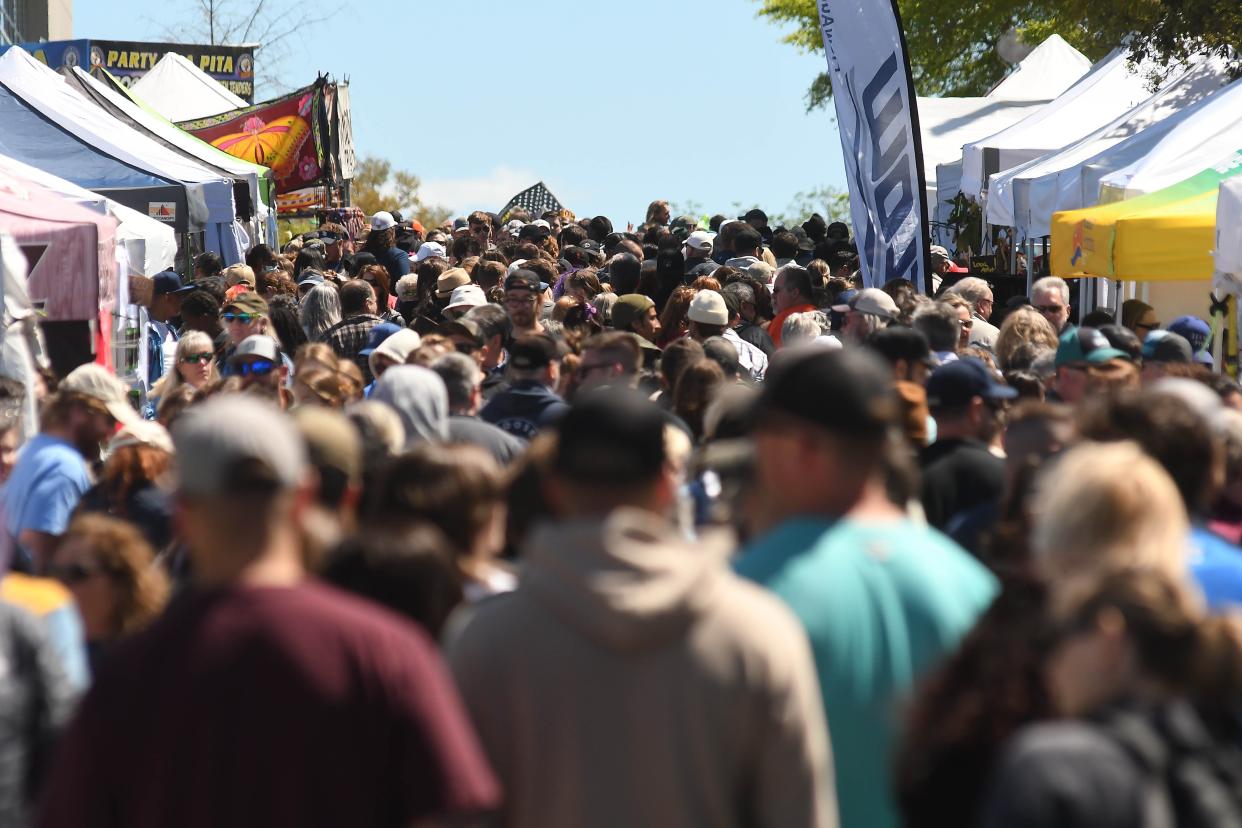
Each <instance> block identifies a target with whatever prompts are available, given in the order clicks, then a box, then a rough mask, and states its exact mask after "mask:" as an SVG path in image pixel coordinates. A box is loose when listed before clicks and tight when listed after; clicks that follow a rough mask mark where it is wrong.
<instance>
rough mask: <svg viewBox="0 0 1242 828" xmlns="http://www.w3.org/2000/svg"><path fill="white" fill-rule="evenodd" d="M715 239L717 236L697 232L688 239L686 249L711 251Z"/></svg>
mask: <svg viewBox="0 0 1242 828" xmlns="http://www.w3.org/2000/svg"><path fill="white" fill-rule="evenodd" d="M715 238H716V236H715V234H713V233H709V232H707V231H706V230H695V231H694V232H693V233H691V234H690V235H689V236H687V237H686V247H693V248H694V249H695V250H711V249H712V245H713V244H714V243H715V242H714V241H713V240H714V239H715Z"/></svg>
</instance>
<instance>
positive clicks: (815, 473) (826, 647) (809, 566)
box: [737, 348, 996, 828]
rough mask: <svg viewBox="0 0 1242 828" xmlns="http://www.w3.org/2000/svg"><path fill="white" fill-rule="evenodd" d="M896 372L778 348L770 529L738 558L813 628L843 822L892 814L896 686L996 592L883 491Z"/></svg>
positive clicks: (767, 505) (760, 465)
mask: <svg viewBox="0 0 1242 828" xmlns="http://www.w3.org/2000/svg"><path fill="white" fill-rule="evenodd" d="M891 376H892V372H891V370H890V369H889V368H888V367H887V366H886V365H885V364H884V363H883V362H882V361H880V359H879V357H877V356H875V355H873V354H870V353H868V352H867V351H866V350H865V349H862V348H855V349H846V350H838V351H824V350H820V349H816V350H814V351H810V352H802V353H798V352H789V353H785V354H778V355H777V357H776V359H775V360H773V363H772V368H771V370H770V371H769V372H768V376H767V380H766V381H765V382H764V385H763V391H762V392H761V394H760V397H759V400H758V404H757V405H756V407H755V425H754V444H755V458H756V490H757V491H759V492H762V493H763V494H764V496H765V501H764V502H763V503H761V504H759V509H760V512H759V513H760V514H763V515H765V516H767V517H768V519H769V521H770V524H771V528H770V529H769V530H768V531H767V532H766V534H763V535H761V536H760V537H759V538H757V539H756V540H755V541H753V542H752V543H751V544H750V546H749V547H748V548H747V549H746V551H745V552H744V553H743V555H742V557H741V558H740V559H739V560H738V562H737V569H738V571H739V572H740V573H741V574H742V575H744V576H746V577H748V578H751V579H753V580H754V581H756V582H758V583H760V584H763V585H764V586H766V587H768V588H769V589H771V590H772V591H773V592H775V593H776V594H777V595H778V596H779V597H780V598H782V599H783V600H784V601H785V602H786V603H787V604H788V605H789V607H790V608H791V609H793V611H794V614H795V615H797V616H798V618H799V619H800V620H801V621H802V624H803V626H804V627H805V628H806V631H807V634H808V635H809V636H810V639H811V645H812V649H813V651H814V653H815V660H816V667H817V669H818V671H819V681H820V686H821V687H822V689H823V701H824V705H825V709H827V710H828V714H829V715H830V716H831V722H830V736H831V738H832V747H833V753H834V754H835V755H836V756H838V757H840V761H839V762H837V763H836V780H837V791H838V792H839V798H840V805H841V824H842V825H847V826H854V825H858V826H867V828H889V826H895V825H897V824H898V818H897V810H896V807H895V805H894V802H893V797H892V794H891V786H890V785H889V784H888V780H889V778H890V773H891V770H890V768H891V757H890V754H889V750H890V746H891V745H893V744H894V743H895V742H896V739H897V736H898V722H899V718H898V717H899V715H900V714H899V712H898V711H899V707H900V705H899V701H900V699H901V698H902V697H903V696H905V695H906V694H907V693H908V692H909V691H910V689H911V688H912V687H913V686H914V683H915V681H917V680H918V678H919V677H920V676H921V675H922V674H923V673H924V672H925V671H926V670H927V668H928V667H930V666H931V665H933V664H935V663H936V661H937V660H938V659H940V658H941V657H943V656H944V655H946V654H947V653H949V652H950V651H952V650H953V648H954V647H956V645H957V642H958V640H959V639H960V638H961V636H962V635H964V634H965V633H966V632H967V631H968V630H969V629H970V628H971V627H972V626H973V625H974V622H975V619H976V618H977V617H978V616H979V614H980V613H981V612H982V611H983V610H984V609H986V608H987V606H988V604H990V603H991V601H992V598H993V596H994V595H995V594H996V579H995V578H993V577H992V576H991V575H990V574H989V573H988V571H987V570H986V569H984V568H983V566H982V565H981V564H980V563H979V562H978V561H976V560H975V559H974V558H973V557H971V556H970V554H969V553H967V552H966V551H965V550H963V549H962V548H961V547H959V546H957V544H955V543H953V542H952V541H951V540H949V539H948V538H946V537H945V536H944V535H941V534H940V533H939V532H937V531H936V530H934V529H931V528H929V527H927V526H926V525H923V524H917V523H914V522H912V521H910V520H909V519H908V518H907V517H906V516H905V513H904V511H903V510H902V508H901V507H899V506H898V505H896V504H894V503H893V502H892V501H891V500H890V499H889V496H888V492H887V489H886V487H885V480H886V474H885V470H886V468H887V464H886V461H885V457H886V451H887V440H888V439H890V438H889V437H888V434H889V431H890V430H891V429H892V428H893V426H894V424H895V423H896V421H897V417H898V416H899V414H898V412H899V407H898V402H897V397H896V395H895V394H894V391H893V387H892V380H891Z"/></svg>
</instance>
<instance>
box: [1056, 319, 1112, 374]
mask: <svg viewBox="0 0 1242 828" xmlns="http://www.w3.org/2000/svg"><path fill="white" fill-rule="evenodd" d="M1129 358H1130V355H1129V354H1127V353H1126V352H1125V351H1123V350H1121V349H1120V348H1114V347H1113V346H1112V344H1111V343H1109V341H1108V338H1107V337H1106V336H1104V334H1102V333H1100V332H1099V331H1097V330H1096V329H1095V328H1070V329H1069V330H1068V331H1066V332H1065V333H1063V334H1061V337H1060V339H1059V340H1058V341H1057V356H1056V362H1055V365H1056V367H1057V368H1060V367H1061V366H1062V365H1076V364H1081V363H1086V364H1088V365H1099V364H1100V363H1103V362H1108V361H1109V360H1110V359H1129Z"/></svg>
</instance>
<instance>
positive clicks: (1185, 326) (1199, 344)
mask: <svg viewBox="0 0 1242 828" xmlns="http://www.w3.org/2000/svg"><path fill="white" fill-rule="evenodd" d="M1166 329H1167V330H1170V331H1172V332H1173V333H1175V334H1177V335H1178V336H1180V337H1182V338H1183V339H1185V340H1186V341H1187V342H1189V343H1190V347H1191V349H1193V350H1194V352H1195V353H1194V359H1195V362H1202V363H1204V364H1205V365H1211V364H1213V361H1212V354H1211V353H1210V351H1211V350H1212V326H1211V325H1209V324H1208V323H1207V322H1206V321H1205V320H1203V319H1200V318H1199V317H1197V316H1179V317H1177V318H1176V319H1174V320H1173V321H1172V322H1170V323H1169V324H1168V325H1167V326H1166Z"/></svg>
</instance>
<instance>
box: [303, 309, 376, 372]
mask: <svg viewBox="0 0 1242 828" xmlns="http://www.w3.org/2000/svg"><path fill="white" fill-rule="evenodd" d="M382 321H383V320H382V319H380V318H379V317H378V316H372V315H371V314H369V313H362V314H359V315H357V316H351V317H349V318H348V319H343V320H341V321H340V322H337V323H336V324H335V325H333V326H332V327H331V328H328V329H327V330H326V331H324V332H323V336H321V337H319V341H320V342H324V343H326V344H328V345H330V346H331V347H332V350H333V351H335V352H336V355H337V356H339V357H344V358H345V359H352V360H353V361H354V362H356V363H357V364H358V367H359V368H361V369H362V377H363V379H364V380H365V382H364V383H363V384H364V385H370V384H371V366H370V365H368V364H367V358H366V357H364V356H359V355H358V352H359V351H361V350H362V349H363V348H365V347H367V340H368V339H370V338H371V329H372V328H374V327H375V326H376V325H378V324H379V323H380V322H382Z"/></svg>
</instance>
